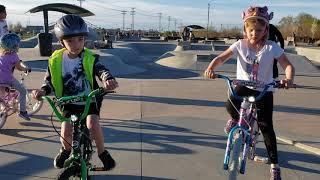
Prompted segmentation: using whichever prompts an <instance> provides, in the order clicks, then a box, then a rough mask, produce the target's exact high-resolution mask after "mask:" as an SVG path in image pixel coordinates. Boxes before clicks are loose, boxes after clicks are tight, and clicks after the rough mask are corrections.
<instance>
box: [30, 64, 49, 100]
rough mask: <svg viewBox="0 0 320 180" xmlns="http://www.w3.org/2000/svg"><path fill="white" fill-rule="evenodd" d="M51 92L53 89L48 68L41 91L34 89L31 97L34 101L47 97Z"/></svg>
mask: <svg viewBox="0 0 320 180" xmlns="http://www.w3.org/2000/svg"><path fill="white" fill-rule="evenodd" d="M53 91H54V89H53V86H52V82H51V73H50V69H49V67H48V68H47V72H46V75H45V77H44V83H43V85H42V87H41V89H35V90H33V91H32V93H33V97H34V98H35V99H38V100H40V99H41V97H42V96H45V95H48V94H50V93H51V92H53Z"/></svg>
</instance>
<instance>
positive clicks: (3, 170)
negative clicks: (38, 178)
mask: <svg viewBox="0 0 320 180" xmlns="http://www.w3.org/2000/svg"><path fill="white" fill-rule="evenodd" d="M0 153H1V154H10V156H19V157H23V158H19V161H13V162H9V163H2V165H1V166H0V174H1V175H0V178H1V179H7V178H2V177H5V176H6V175H10V174H11V175H21V179H23V178H22V177H26V176H29V175H30V174H34V173H36V172H41V171H46V170H47V169H51V168H53V163H52V159H51V158H47V157H43V156H40V155H36V154H37V153H36V150H35V152H34V154H31V153H26V152H23V151H21V150H18V151H13V150H6V149H0ZM8 177H9V176H8Z"/></svg>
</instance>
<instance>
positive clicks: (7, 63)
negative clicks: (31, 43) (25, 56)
mask: <svg viewBox="0 0 320 180" xmlns="http://www.w3.org/2000/svg"><path fill="white" fill-rule="evenodd" d="M19 43H20V37H19V36H18V35H16V34H13V33H9V34H5V35H4V36H2V37H1V39H0V84H5V85H10V86H12V87H13V88H14V89H16V90H17V91H19V93H20V96H19V103H20V113H19V114H18V116H19V117H21V118H22V119H24V120H27V121H30V117H29V115H28V112H27V110H26V97H27V90H26V88H25V87H24V86H23V85H22V84H21V83H20V82H19V81H18V80H17V79H16V78H14V76H13V70H14V69H15V68H17V69H18V70H20V71H30V70H31V69H30V68H29V67H28V66H27V65H25V64H24V63H23V62H22V61H21V60H20V59H19V57H18V54H17V52H18V49H19Z"/></svg>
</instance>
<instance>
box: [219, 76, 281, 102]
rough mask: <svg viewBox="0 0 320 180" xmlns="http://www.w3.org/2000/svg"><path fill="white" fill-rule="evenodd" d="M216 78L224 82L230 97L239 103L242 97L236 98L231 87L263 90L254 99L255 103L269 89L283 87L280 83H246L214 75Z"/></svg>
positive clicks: (245, 81)
mask: <svg viewBox="0 0 320 180" xmlns="http://www.w3.org/2000/svg"><path fill="white" fill-rule="evenodd" d="M216 77H217V78H220V79H224V80H226V81H227V84H228V87H229V91H230V92H231V95H232V96H233V97H235V98H236V99H238V100H240V101H242V100H243V98H244V97H241V96H238V95H237V94H236V93H235V92H234V88H233V85H244V86H252V87H260V88H263V90H262V91H261V92H260V94H259V95H258V96H257V97H255V99H256V101H259V100H260V99H261V98H262V97H263V96H264V95H265V94H266V92H267V90H268V89H269V88H270V87H274V88H282V87H283V85H282V84H281V83H280V81H273V82H271V83H268V84H263V83H261V82H254V81H247V80H239V79H235V80H231V79H230V78H229V77H227V76H224V75H221V74H216Z"/></svg>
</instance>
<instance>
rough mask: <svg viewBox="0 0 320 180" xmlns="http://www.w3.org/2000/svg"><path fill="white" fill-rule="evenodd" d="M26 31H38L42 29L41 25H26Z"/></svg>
mask: <svg viewBox="0 0 320 180" xmlns="http://www.w3.org/2000/svg"><path fill="white" fill-rule="evenodd" d="M26 31H27V32H32V33H40V32H41V31H43V26H27V27H26Z"/></svg>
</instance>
